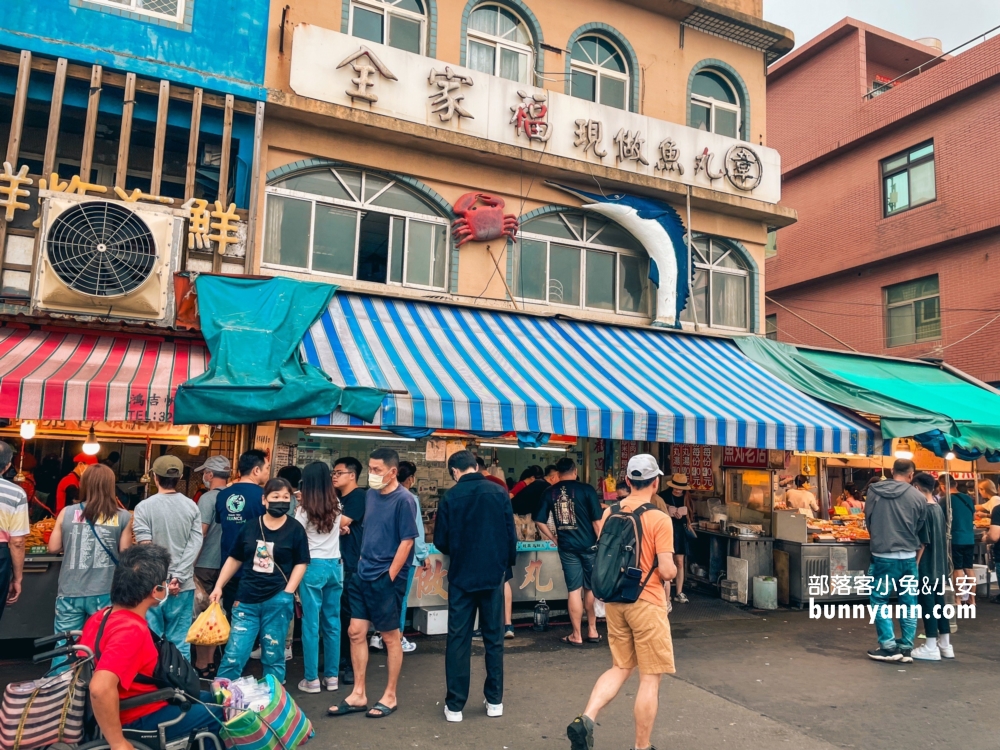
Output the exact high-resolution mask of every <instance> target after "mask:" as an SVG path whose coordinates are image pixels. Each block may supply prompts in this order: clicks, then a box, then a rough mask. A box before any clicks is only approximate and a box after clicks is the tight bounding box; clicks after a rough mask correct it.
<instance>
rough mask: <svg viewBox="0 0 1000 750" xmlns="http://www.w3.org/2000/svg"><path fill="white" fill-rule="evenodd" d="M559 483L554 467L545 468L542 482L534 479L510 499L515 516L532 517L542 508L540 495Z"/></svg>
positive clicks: (557, 473)
mask: <svg viewBox="0 0 1000 750" xmlns="http://www.w3.org/2000/svg"><path fill="white" fill-rule="evenodd" d="M558 481H559V472H558V471H556V467H555V466H552V465H549V466H546V467H545V473H544V481H542V480H541V479H536V480H535V481H534V482H532V483H531V484H529V485H527V486H525V488H524V489H523V490H521V491H520V492H518V493H517V494H516V495H514V496H513V497H512V498H511V499H510V504H511V506H512V507H513V509H514V515H516V516H533V515H535V513H537V512H538V509H539V508H540V507H541V506H542V495H544V494H545V491H546V490H547V489H549V488H550V487H551V486H552V485H554V484H555V483H556V482H558Z"/></svg>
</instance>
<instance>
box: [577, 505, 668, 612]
mask: <svg viewBox="0 0 1000 750" xmlns="http://www.w3.org/2000/svg"><path fill="white" fill-rule="evenodd" d="M650 510H656V506H655V505H652V504H651V503H646V504H645V505H640V506H639V507H638V508H636V509H635V510H634V511H632V512H631V513H629V512H628V511H627V510H622V507H621V503H614V504H613V505H612V506H611V514H610V515H609V516H608V520H606V521H605V522H604V528H602V529H601V538H600V539H599V540H598V541H597V557H596V558H595V560H594V572H593V574H592V575H591V583H593V585H594V588H593V591H594V596H595V597H597V598H598V599H600V600H601V601H603V602H623V603H626V604H630V603H632V602H634V601H636V600H637V599H638V598H639V594H641V593H642V590H643V589H644V588H646V584H647V583H649V579H650V578H651V577H652V575H653V571H654V570H655V569H656V561H655V560H654V561H653V563H654V564H653V567H652V568H650V569H649V573H648V574H646V578H645V580H643V579H642V568H641V567H640V565H639V561H640V560H641V559H642V522H641V521H640V519H641V518H642V514H643V513H645V512H647V511H650Z"/></svg>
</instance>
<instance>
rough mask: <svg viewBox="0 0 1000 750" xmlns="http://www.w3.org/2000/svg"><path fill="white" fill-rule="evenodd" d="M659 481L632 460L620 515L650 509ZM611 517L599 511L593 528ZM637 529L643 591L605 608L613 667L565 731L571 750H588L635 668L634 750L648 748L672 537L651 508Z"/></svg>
mask: <svg viewBox="0 0 1000 750" xmlns="http://www.w3.org/2000/svg"><path fill="white" fill-rule="evenodd" d="M661 476H663V472H662V471H660V467H659V466H657V464H656V459H655V458H653V457H652V456H650V455H649V454H645V453H643V454H639V455H636V456H632V458H631V459H629V462H628V469H627V470H626V473H625V481H626V482H627V483H628V486H629V488H630V490H631V494H630V495H629V496H628V497H626V498H625V499H624V500H621V501H620V505H621V508H622V510H624V511H627V512H629V513H632V512H634V511H635V510H636V509H638V508H639V507H640V506H642V505H647V504H648V505H652V504H653V497H654V495H655V493H656V487H657V484H658V480H659V477H661ZM610 514H611V509H610V508H609V509H608V510H606V511H604V516H603V517H602V518H601V520H600V522H599V524H598V527H599V529H601V528H603V527H604V522H605V521H606V520H607V518H608V516H609V515H610ZM639 522H640V523H641V524H642V544H641V550H640V555H639V567H640V568H641V569H642V576H641V578H640V580H642V581H646V585H645V586H644V587H643V588H642V590H641V591H640V592H639V598H638V599H637V600H636V601H634V602H631V603H625V602H608V603H607V604H606V605H605V608H606V612H607V624H608V645H609V646H610V647H611V660H612V664H613V666H612V667H611V669H609V670H608V671H607V672H605V673H604V674H603V675H601V676H600V677H599V678H598V680H597V684H596V685H594V689H593V691H592V692H591V693H590V700H589V701H588V702H587V708H586V709H585V710H584V712H583V713H582V714H580V715H579V716H577V717H576V718H575V719H574V720H573V721H572V723H571V724H570V725H569V726H568V727H566V735H567V737H569V741H570V747H571V748H572V750H590V749H591V748H593V747H594V722H596V721H597V714H598V712H599V711H600V710H601V709H602V708H604V707H605V706H606V705H608V704H609V703H610V702H611V701H612V700H614V697H615V696H616V695H617V694H618V691H619V690H621V688H622V686H623V685H624V684H625V682H626V681H627V680H628V679H629V677H631V676H632V673H633V672H634V671H635V670H636V668H637V667H638V669H639V689H638V690H637V691H636V694H635V710H634V712H633V713H634V716H635V744H634V745H633V748H635V749H636V750H647V749H649V748H650V747H651V745H650V742H649V740H650V736H651V735H652V732H653V723H654V722H655V721H656V708H657V704H658V701H659V698H658V696H659V691H660V679H661V678H662V676H663V675H665V674H673V673H674V671H675V669H674V646H673V641H672V640H671V637H670V623H669V622H668V621H667V597H666V594H665V593H664V584H665V583H666V582H667V581H670V580H671V579H672V578H673V577H674V576H675V575H676V574H677V567H676V566H675V565H674V561H673V551H674V531H673V527H672V525H671V523H670V518H669V517H668V516H667V514H666V513H664V512H663V511H660V510H657V509H656V508H655V507H652V508H648V509H647V510H645V511H644V512H643V513H642V515H641V516H640V517H639Z"/></svg>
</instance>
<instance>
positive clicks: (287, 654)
mask: <svg viewBox="0 0 1000 750" xmlns="http://www.w3.org/2000/svg"><path fill="white" fill-rule="evenodd" d="M291 660H292V647H291V646H285V661H291Z"/></svg>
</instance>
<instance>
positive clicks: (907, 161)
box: [882, 142, 937, 216]
mask: <svg viewBox="0 0 1000 750" xmlns="http://www.w3.org/2000/svg"><path fill="white" fill-rule="evenodd" d="M936 197H937V190H936V188H935V185H934V143H933V142H930V143H921V144H920V145H919V146H914V147H913V148H911V149H909V150H908V151H904V152H902V153H899V154H896V155H895V156H890V157H889V158H888V159H883V160H882V201H883V203H882V208H883V212H884V215H885V216H892V215H893V214H898V213H899V212H900V211H905V210H907V209H908V208H914V207H916V206H919V205H921V204H923V203H929V202H930V201H932V200H934V199H935V198H936Z"/></svg>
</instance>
